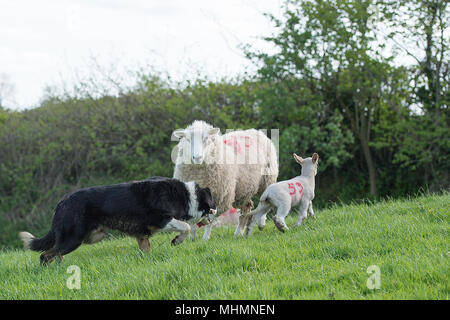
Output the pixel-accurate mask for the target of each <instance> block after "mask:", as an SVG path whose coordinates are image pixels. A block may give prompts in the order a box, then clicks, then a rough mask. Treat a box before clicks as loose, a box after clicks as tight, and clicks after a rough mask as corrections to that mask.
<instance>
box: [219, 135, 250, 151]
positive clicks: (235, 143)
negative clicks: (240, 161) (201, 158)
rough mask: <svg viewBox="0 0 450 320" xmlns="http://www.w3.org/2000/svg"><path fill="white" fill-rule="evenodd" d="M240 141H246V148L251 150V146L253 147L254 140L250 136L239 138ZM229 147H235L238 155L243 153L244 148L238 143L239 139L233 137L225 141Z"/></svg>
mask: <svg viewBox="0 0 450 320" xmlns="http://www.w3.org/2000/svg"><path fill="white" fill-rule="evenodd" d="M239 139H240V140H245V141H244V147H245V148H247V149H248V148H250V147H251V146H253V139H252V138H251V137H249V136H239ZM223 142H224V143H225V144H226V145H227V146H230V147H232V146H234V151H235V152H236V153H241V152H242V146H241V143H240V142H239V141H238V139H237V138H236V137H231V138H230V139H225V140H224V141H223Z"/></svg>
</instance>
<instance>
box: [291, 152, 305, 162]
mask: <svg viewBox="0 0 450 320" xmlns="http://www.w3.org/2000/svg"><path fill="white" fill-rule="evenodd" d="M293 156H294V159H295V161H297V163H298V164H303V158H302V157H299V156H298V155H296V154H295V153H294V154H293Z"/></svg>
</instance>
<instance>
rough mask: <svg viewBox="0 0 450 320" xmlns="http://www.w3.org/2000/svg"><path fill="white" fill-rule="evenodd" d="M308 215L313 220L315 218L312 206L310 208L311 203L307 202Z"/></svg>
mask: <svg viewBox="0 0 450 320" xmlns="http://www.w3.org/2000/svg"><path fill="white" fill-rule="evenodd" d="M308 213H309V216H310V217H311V218H314V219H315V218H316V216H315V215H314V210H313V206H312V201H310V202H309V206H308Z"/></svg>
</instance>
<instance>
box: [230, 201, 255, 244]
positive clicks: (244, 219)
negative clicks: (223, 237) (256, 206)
mask: <svg viewBox="0 0 450 320" xmlns="http://www.w3.org/2000/svg"><path fill="white" fill-rule="evenodd" d="M252 209H253V201H251V200H250V201H249V202H248V203H247V204H246V205H245V206H244V207H243V208H241V212H242V214H241V215H240V216H239V223H238V225H237V227H236V230H235V231H234V236H235V237H237V236H241V235H242V233H243V232H244V228H245V227H246V226H247V225H248V224H249V223H250V220H251V216H250V214H249V213H250V211H251V210H252Z"/></svg>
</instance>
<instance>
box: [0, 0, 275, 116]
mask: <svg viewBox="0 0 450 320" xmlns="http://www.w3.org/2000/svg"><path fill="white" fill-rule="evenodd" d="M281 3H282V1H281V0H81V1H69V0H39V1H33V0H13V1H9V0H0V74H2V73H3V74H6V75H7V76H9V79H10V81H11V82H12V83H13V84H14V86H15V94H14V96H13V97H10V99H7V100H6V99H5V101H4V104H5V105H6V106H7V107H9V108H12V109H24V108H29V107H33V106H37V105H38V103H39V99H40V98H41V96H42V94H43V89H44V87H45V86H46V85H52V84H58V83H60V82H61V81H62V80H64V81H67V80H68V79H73V77H74V73H75V72H78V71H80V70H81V71H89V70H83V68H84V69H86V66H87V65H88V61H89V59H90V58H91V57H96V59H97V61H98V62H99V63H100V64H101V65H113V66H117V68H118V69H120V68H124V67H125V68H130V67H131V68H133V66H136V65H142V64H150V65H154V66H155V67H156V68H158V69H159V70H164V71H167V72H168V73H169V74H170V75H172V76H174V77H183V76H185V75H186V74H187V73H189V72H190V71H192V68H196V69H200V70H201V71H202V72H203V73H205V74H206V75H208V76H211V77H220V76H230V75H235V74H239V73H242V72H243V71H244V70H245V68H247V67H250V62H249V61H248V60H247V59H246V58H245V57H244V56H243V55H242V51H241V50H240V49H239V48H238V45H239V44H241V43H250V44H254V45H255V46H257V47H258V48H265V49H270V48H266V47H265V46H267V45H268V44H266V43H265V42H263V41H261V40H258V37H260V36H264V35H270V34H271V33H272V32H273V28H272V25H271V24H270V23H269V21H268V19H267V18H266V17H264V16H263V15H262V14H263V13H264V12H270V13H273V14H275V15H279V14H280V7H281ZM69 82H70V80H69Z"/></svg>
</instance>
